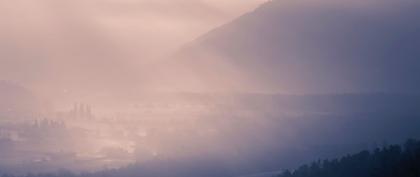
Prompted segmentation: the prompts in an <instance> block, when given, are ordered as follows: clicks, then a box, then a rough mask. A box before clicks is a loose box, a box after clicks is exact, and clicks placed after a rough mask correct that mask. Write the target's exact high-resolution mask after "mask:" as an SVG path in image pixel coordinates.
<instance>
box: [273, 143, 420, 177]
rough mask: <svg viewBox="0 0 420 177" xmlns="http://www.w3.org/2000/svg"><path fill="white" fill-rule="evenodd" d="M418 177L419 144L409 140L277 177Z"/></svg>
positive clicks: (419, 169)
mask: <svg viewBox="0 0 420 177" xmlns="http://www.w3.org/2000/svg"><path fill="white" fill-rule="evenodd" d="M347 176H348V177H354V176H357V177H396V176H400V177H418V176H420V141H416V140H408V141H407V142H406V143H405V144H404V146H398V145H392V146H386V147H383V148H381V149H375V150H374V151H372V152H370V151H362V152H360V153H357V154H354V155H347V156H345V157H342V158H340V159H332V160H323V161H316V162H313V163H312V164H309V165H303V166H301V167H299V168H298V169H296V170H294V171H292V172H291V171H289V170H286V171H285V172H283V173H282V174H281V175H279V176H278V177H347Z"/></svg>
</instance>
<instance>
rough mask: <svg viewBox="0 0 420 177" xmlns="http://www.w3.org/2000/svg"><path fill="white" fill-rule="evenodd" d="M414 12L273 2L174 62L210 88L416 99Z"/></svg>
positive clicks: (408, 1)
mask: <svg viewBox="0 0 420 177" xmlns="http://www.w3.org/2000/svg"><path fill="white" fill-rule="evenodd" d="M418 9H420V2H418V1H414V0H402V1H390V0H371V1H339V2H337V1H331V0H315V1H306V0H298V1H293V2H289V1H287V2H286V1H282V0H274V1H271V2H268V3H266V4H264V5H262V6H261V7H259V8H258V9H256V10H255V11H254V12H251V13H248V14H246V15H244V16H242V17H240V18H238V19H237V20H235V21H233V22H232V23H230V24H227V25H224V26H222V27H220V28H218V29H215V30H213V31H211V32H210V33H208V34H206V35H204V36H202V37H201V38H199V39H198V40H196V41H194V42H193V43H191V44H189V45H188V46H187V47H185V48H184V49H183V50H182V51H180V53H179V54H178V56H177V57H178V58H180V59H179V60H177V62H179V63H182V65H183V66H186V67H187V68H186V69H187V70H193V73H194V72H195V73H194V74H196V75H202V76H206V77H207V79H208V80H207V82H208V83H212V84H219V85H220V82H218V81H220V80H221V79H220V78H223V81H224V82H222V83H229V82H239V81H244V83H245V85H243V87H249V88H250V89H254V87H255V84H261V86H259V88H261V87H262V88H264V89H267V90H274V91H283V92H288V93H331V92H334V93H336V92H338V93H340V92H399V93H401V92H403V93H412V92H419V90H420V77H418V76H419V75H420V22H419V21H418V17H420V11H418ZM232 73H235V74H232ZM209 78H210V79H209ZM227 78H229V79H230V80H229V81H226V80H227ZM244 83H241V84H244Z"/></svg>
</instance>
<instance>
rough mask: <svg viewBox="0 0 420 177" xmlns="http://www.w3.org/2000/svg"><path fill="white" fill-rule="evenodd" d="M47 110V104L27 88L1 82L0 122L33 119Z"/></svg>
mask: <svg viewBox="0 0 420 177" xmlns="http://www.w3.org/2000/svg"><path fill="white" fill-rule="evenodd" d="M46 110H47V106H46V103H45V102H43V101H42V100H41V99H40V98H38V97H37V96H36V95H35V94H34V93H32V92H31V91H30V90H28V89H26V88H25V87H23V86H21V85H19V84H16V83H13V82H9V81H0V120H5V119H27V118H33V116H34V115H39V114H40V113H43V112H45V111H46Z"/></svg>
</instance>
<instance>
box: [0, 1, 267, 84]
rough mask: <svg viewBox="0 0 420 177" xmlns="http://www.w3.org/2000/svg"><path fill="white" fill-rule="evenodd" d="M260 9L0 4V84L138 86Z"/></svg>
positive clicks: (239, 4)
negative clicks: (184, 51)
mask: <svg viewBox="0 0 420 177" xmlns="http://www.w3.org/2000/svg"><path fill="white" fill-rule="evenodd" d="M264 1H265V0H228V1H226V0H37V1H30V0H0V11H1V16H0V80H14V81H17V82H20V83H23V84H26V85H30V86H34V87H35V88H41V90H42V88H51V84H53V85H54V87H58V89H59V90H65V89H67V88H68V87H70V88H71V87H72V85H76V86H77V85H83V87H84V89H88V88H89V87H97V86H101V84H102V85H104V86H105V85H108V84H109V82H113V84H114V85H118V84H123V83H133V82H139V83H140V82H141V79H142V76H141V75H142V71H143V70H145V69H149V67H150V66H149V64H150V61H153V60H151V58H156V57H162V56H165V55H167V54H168V53H170V52H171V51H174V50H176V49H177V48H178V47H180V46H181V45H183V44H184V43H186V42H189V41H191V40H193V39H194V38H196V37H198V36H200V35H201V34H203V33H205V32H207V31H209V30H211V29H213V28H214V27H217V26H219V25H221V24H224V23H227V22H229V21H230V20H232V19H234V18H235V17H237V16H239V15H241V14H242V13H245V12H247V11H250V10H252V9H254V8H255V7H257V6H258V4H261V3H263V2H264ZM132 76H136V77H132ZM136 79H138V80H136ZM139 80H140V81H139ZM118 82H120V83H118Z"/></svg>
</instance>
